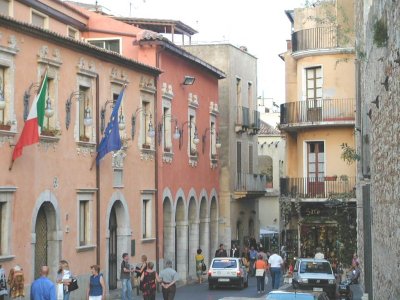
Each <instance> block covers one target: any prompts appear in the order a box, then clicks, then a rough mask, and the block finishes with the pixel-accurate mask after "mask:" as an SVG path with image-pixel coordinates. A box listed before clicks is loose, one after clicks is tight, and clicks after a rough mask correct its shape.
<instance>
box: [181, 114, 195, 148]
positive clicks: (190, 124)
mask: <svg viewBox="0 0 400 300" xmlns="http://www.w3.org/2000/svg"><path fill="white" fill-rule="evenodd" d="M185 125H187V126H188V128H190V141H192V134H191V133H192V126H193V123H192V122H191V121H186V122H184V123H182V126H181V129H180V130H179V150H180V149H181V148H182V143H183V129H184V126H185ZM199 142H200V139H199V134H198V133H197V127H196V126H194V133H193V144H195V145H197V144H198V143H199Z"/></svg>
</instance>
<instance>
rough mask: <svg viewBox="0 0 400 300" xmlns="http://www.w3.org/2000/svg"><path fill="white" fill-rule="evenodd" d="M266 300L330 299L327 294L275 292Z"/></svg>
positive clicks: (296, 291) (269, 294)
mask: <svg viewBox="0 0 400 300" xmlns="http://www.w3.org/2000/svg"><path fill="white" fill-rule="evenodd" d="M266 300H329V298H328V296H327V295H326V293H325V292H312V291H310V292H308V291H299V290H293V291H288V290H284V291H283V290H282V291H281V290H275V291H272V292H270V293H268V295H267V297H266Z"/></svg>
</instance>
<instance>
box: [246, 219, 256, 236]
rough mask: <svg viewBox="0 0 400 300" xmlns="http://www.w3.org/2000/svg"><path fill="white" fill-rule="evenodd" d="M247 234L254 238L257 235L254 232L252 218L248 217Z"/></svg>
mask: <svg viewBox="0 0 400 300" xmlns="http://www.w3.org/2000/svg"><path fill="white" fill-rule="evenodd" d="M248 228H249V234H248V235H249V236H252V237H254V238H257V237H258V234H257V235H256V234H255V224H254V220H253V219H252V218H250V219H249V227H248Z"/></svg>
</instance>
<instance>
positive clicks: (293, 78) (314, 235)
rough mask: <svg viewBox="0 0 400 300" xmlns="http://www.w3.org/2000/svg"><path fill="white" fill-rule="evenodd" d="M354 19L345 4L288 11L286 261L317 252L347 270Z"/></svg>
mask: <svg viewBox="0 0 400 300" xmlns="http://www.w3.org/2000/svg"><path fill="white" fill-rule="evenodd" d="M353 14H354V9H353V1H348V0H337V1H325V2H324V1H322V2H318V4H314V5H313V6H311V7H305V8H298V9H294V10H292V11H286V15H287V16H288V18H289V20H290V22H291V26H292V38H291V40H290V41H288V43H287V45H288V47H287V51H286V52H285V53H284V54H282V55H281V58H282V59H283V60H284V61H285V68H286V71H285V73H286V78H285V80H286V103H284V104H282V105H281V120H280V129H281V130H282V132H283V133H285V135H286V159H285V161H286V167H287V170H286V174H287V177H286V178H281V182H280V188H281V197H280V202H281V213H282V216H281V218H282V223H283V227H282V228H283V230H282V235H281V244H282V245H285V246H286V249H287V251H288V255H289V258H290V257H291V256H313V255H314V253H315V249H316V247H321V248H322V250H323V251H324V253H325V257H328V258H330V259H336V258H337V259H339V260H341V261H343V263H348V261H347V260H348V258H347V256H349V253H350V252H351V251H354V250H355V249H356V242H355V235H356V230H355V222H356V218H355V214H356V211H355V174H356V166H355V165H356V164H355V160H356V157H355V155H354V153H353V152H352V150H353V149H354V148H355V135H354V131H355V67H354V56H355V52H354V46H353V44H354V30H353V27H354V24H353V19H354V16H353ZM346 150H347V151H346ZM343 154H344V157H343ZM349 154H350V155H349ZM344 158H348V160H346V159H344ZM344 224H345V225H346V226H344ZM353 235H354V236H353ZM353 241H354V242H353ZM345 248H346V250H345ZM350 259H351V257H350Z"/></svg>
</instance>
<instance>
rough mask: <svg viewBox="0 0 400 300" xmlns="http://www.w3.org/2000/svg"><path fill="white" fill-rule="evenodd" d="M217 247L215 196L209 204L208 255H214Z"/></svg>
mask: <svg viewBox="0 0 400 300" xmlns="http://www.w3.org/2000/svg"><path fill="white" fill-rule="evenodd" d="M217 249H218V207H217V200H216V199H215V197H213V198H212V199H211V205H210V250H209V251H210V255H212V256H213V255H214V253H215V250H217Z"/></svg>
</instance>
